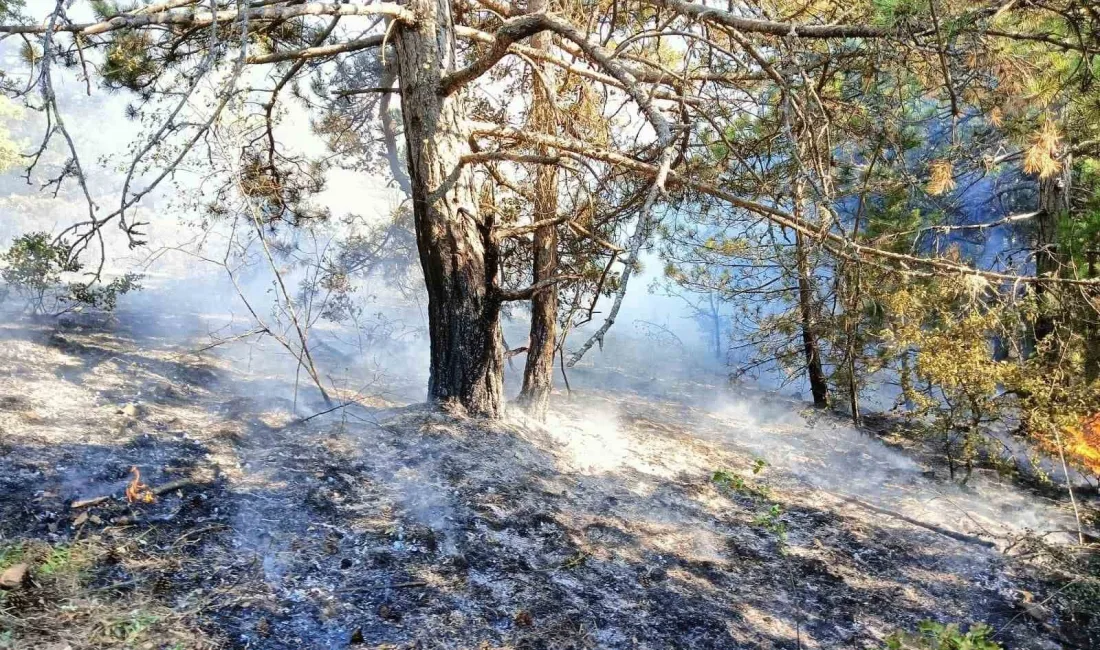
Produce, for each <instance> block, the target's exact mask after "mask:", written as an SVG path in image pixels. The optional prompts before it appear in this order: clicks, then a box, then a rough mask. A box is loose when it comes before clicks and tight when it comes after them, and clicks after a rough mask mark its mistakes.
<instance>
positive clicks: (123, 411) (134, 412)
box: [118, 403, 141, 418]
mask: <svg viewBox="0 0 1100 650" xmlns="http://www.w3.org/2000/svg"><path fill="white" fill-rule="evenodd" d="M118 413H119V414H120V415H125V416H126V417H128V418H136V417H138V416H140V415H141V405H140V404H135V403H130V404H127V405H126V406H123V407H122V408H120V409H119V410H118Z"/></svg>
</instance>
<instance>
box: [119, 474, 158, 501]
mask: <svg viewBox="0 0 1100 650" xmlns="http://www.w3.org/2000/svg"><path fill="white" fill-rule="evenodd" d="M130 471H131V472H133V474H134V478H133V479H131V480H130V484H129V485H127V486H126V502H127V503H156V500H157V495H155V494H153V491H152V490H150V489H149V486H148V485H146V484H144V483H142V482H141V471H140V470H138V468H137V465H134V466H133V467H131V468H130Z"/></svg>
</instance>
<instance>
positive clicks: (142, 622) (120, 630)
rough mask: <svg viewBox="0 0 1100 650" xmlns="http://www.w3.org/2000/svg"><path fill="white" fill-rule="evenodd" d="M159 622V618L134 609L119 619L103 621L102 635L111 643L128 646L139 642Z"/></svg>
mask: <svg viewBox="0 0 1100 650" xmlns="http://www.w3.org/2000/svg"><path fill="white" fill-rule="evenodd" d="M160 620H161V619H160V617H159V616H156V615H154V614H150V613H149V612H146V611H144V610H140V609H135V610H132V611H129V612H127V613H126V614H125V615H124V616H122V617H120V618H117V619H114V620H109V621H104V622H103V634H104V636H106V637H107V638H108V639H111V640H113V641H121V642H123V643H127V644H130V643H134V642H135V641H138V640H140V639H141V638H142V636H143V635H145V633H146V632H148V631H149V630H150V629H151V628H152V627H153V626H154V625H156V624H157V623H159V622H160Z"/></svg>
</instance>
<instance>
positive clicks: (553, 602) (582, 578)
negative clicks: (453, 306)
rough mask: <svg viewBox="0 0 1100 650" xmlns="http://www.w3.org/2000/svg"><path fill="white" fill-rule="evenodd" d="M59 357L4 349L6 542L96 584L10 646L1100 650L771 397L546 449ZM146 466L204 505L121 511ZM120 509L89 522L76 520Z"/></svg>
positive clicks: (141, 366) (81, 335)
mask: <svg viewBox="0 0 1100 650" xmlns="http://www.w3.org/2000/svg"><path fill="white" fill-rule="evenodd" d="M120 320H121V319H120ZM52 334H53V331H52V330H51V329H49V328H48V327H46V326H41V327H39V328H37V329H35V328H26V327H24V328H18V329H17V328H8V329H6V330H5V345H4V346H2V349H0V364H3V370H4V372H3V373H2V375H0V399H3V398H4V397H5V396H7V397H21V396H26V399H23V400H19V399H16V400H8V401H0V404H4V405H6V406H5V407H4V408H2V409H0V423H2V424H3V426H4V430H5V438H4V441H3V444H4V446H3V452H2V453H0V470H2V471H0V477H2V478H0V480H2V481H3V487H4V490H3V493H2V494H3V496H2V497H0V521H2V522H3V524H2V528H0V532H2V533H3V535H4V542H3V544H4V545H5V546H4V548H13V547H15V546H19V548H27V549H31V546H27V545H28V544H32V545H33V544H40V545H48V547H49V548H50V549H54V550H56V549H71V550H77V549H78V551H77V552H78V553H81V554H83V555H82V557H84V558H85V559H84V560H82V562H86V565H82V566H84V568H83V569H81V572H80V574H79V575H81V576H84V577H81V578H79V579H78V580H77V582H75V583H72V584H71V585H70V587H71V589H73V590H74V591H65V592H61V591H58V590H57V586H56V583H54V582H48V581H44V582H41V584H42V585H47V584H49V585H52V586H50V587H49V589H51V590H52V591H42V589H45V587H41V588H40V587H37V586H35V587H32V592H29V595H30V596H33V598H37V599H39V600H38V601H34V602H37V603H38V604H35V605H34V606H33V607H31V606H30V605H26V604H20V605H18V606H10V607H9V606H6V605H5V606H4V607H0V624H2V625H4V627H5V629H10V630H12V632H13V637H12V638H13V639H16V640H17V642H18V643H17V647H49V644H56V643H62V642H63V643H67V644H69V645H70V646H71V647H73V648H83V647H88V648H90V647H104V642H103V638H106V637H103V636H102V635H100V636H94V635H80V634H74V633H73V631H72V630H71V629H69V628H66V627H64V626H68V625H73V624H75V620H76V619H72V618H65V617H62V616H58V617H56V618H57V620H58V621H59V623H58V625H57V626H53V627H51V626H50V625H42V624H41V621H43V620H46V619H48V618H49V616H50V613H51V612H60V611H62V610H61V608H62V606H68V605H67V603H71V602H84V600H81V599H86V600H88V601H89V602H90V601H91V600H94V601H95V602H96V603H98V605H97V606H96V608H87V609H82V610H80V611H81V612H82V613H81V616H82V617H84V618H81V619H79V620H80V621H81V622H82V624H84V625H86V626H87V629H116V628H114V627H110V626H112V625H115V624H116V622H117V621H116V619H117V618H118V616H117V613H118V611H120V609H121V608H125V609H124V610H122V611H125V612H127V616H128V618H126V620H127V621H131V620H138V621H150V620H152V619H153V618H156V620H157V621H158V622H157V623H156V624H144V627H143V626H142V625H137V626H133V627H130V628H126V629H129V630H131V632H132V634H133V635H134V637H133V640H131V641H128V642H119V643H131V645H135V646H136V645H139V644H140V643H143V642H145V641H146V640H149V641H152V640H154V639H160V638H163V639H169V638H170V639H173V642H177V641H178V643H179V644H180V645H179V646H178V647H181V648H205V647H219V648H264V649H281V648H288V649H289V648H344V647H375V648H381V647H392V648H413V647H425V646H431V647H447V648H472V647H497V648H508V647H511V648H581V647H592V648H596V647H599V648H624V649H625V648H652V649H656V648H668V647H692V648H729V647H761V648H764V647H769V648H770V647H774V648H797V647H806V648H811V647H818V648H839V647H864V648H877V647H881V645H882V642H883V639H884V638H885V637H886V635H888V634H889V633H890V632H892V631H894V630H896V629H900V628H904V629H911V628H913V627H914V626H915V625H916V624H917V623H918V622H919V621H921V620H925V619H940V620H957V621H964V622H965V621H984V622H987V623H989V624H991V625H993V626H994V628H995V629H996V630H997V631H998V635H999V636H998V640H999V641H1002V642H1003V643H1005V644H1006V645H1007V646H1008V647H1013V648H1054V647H1058V646H1059V644H1063V645H1064V644H1066V643H1068V642H1070V641H1074V640H1076V642H1077V643H1078V645H1080V644H1081V643H1082V639H1083V640H1084V641H1083V642H1084V643H1085V644H1087V643H1088V642H1089V639H1090V638H1093V637H1088V636H1087V634H1088V633H1094V632H1089V631H1088V630H1086V631H1085V632H1081V631H1080V630H1077V629H1071V628H1069V627H1067V626H1065V625H1064V621H1062V620H1060V619H1059V618H1058V617H1057V616H1056V614H1055V612H1054V611H1053V610H1051V611H1050V612H1049V616H1047V617H1046V618H1043V619H1042V620H1039V619H1038V618H1036V617H1034V616H1030V615H1027V614H1026V610H1025V609H1022V607H1023V605H1022V603H1024V602H1025V600H1026V599H1027V598H1032V599H1033V600H1040V601H1041V600H1042V599H1043V598H1045V597H1046V596H1047V595H1048V590H1049V588H1048V587H1047V586H1046V585H1045V583H1044V582H1043V581H1042V580H1041V579H1040V578H1041V575H1040V574H1038V573H1035V571H1037V568H1035V567H1032V566H1031V565H1027V564H1022V563H1019V562H1016V561H1014V560H1013V559H1012V558H1009V557H1005V556H1004V555H1003V554H1001V553H1000V552H999V551H998V550H997V549H992V548H989V547H988V546H986V545H983V544H978V543H973V540H971V541H968V540H967V538H966V537H963V536H957V537H951V536H948V535H944V534H942V531H939V532H938V531H937V527H939V528H941V529H942V530H954V531H957V532H959V533H963V534H966V535H971V534H973V535H982V534H984V533H982V532H981V531H975V530H973V529H971V528H967V527H966V525H965V522H963V521H961V520H959V519H957V518H955V517H951V516H948V515H946V514H945V512H949V511H948V510H947V509H946V508H943V507H942V506H940V505H937V502H936V501H934V500H933V501H929V500H928V499H929V498H930V497H931V495H932V494H935V493H936V492H935V490H945V489H946V488H945V482H944V481H939V480H935V479H932V478H929V477H927V476H925V475H924V472H926V471H927V468H926V467H924V466H923V465H922V464H920V463H919V462H917V461H914V460H912V459H911V458H909V457H907V456H906V455H904V454H902V453H900V452H898V451H896V450H893V449H889V448H887V447H885V446H876V445H877V444H878V443H874V441H872V440H867V439H865V438H863V437H861V436H862V434H859V433H858V432H850V431H848V430H846V429H845V428H843V427H840V426H834V423H830V422H828V421H816V422H808V421H807V420H806V419H804V418H802V417H801V416H798V415H797V413H796V414H795V415H790V411H789V409H788V408H787V406H788V405H787V404H778V403H775V401H774V400H773V406H770V407H765V406H761V405H759V404H755V403H753V402H751V401H749V400H747V399H745V400H740V399H739V400H732V399H727V400H725V401H723V402H722V403H719V404H713V403H711V404H700V403H698V402H697V401H696V402H691V401H685V400H677V399H667V398H666V399H654V398H653V397H651V396H646V395H643V394H639V393H637V392H635V393H630V392H615V393H605V392H599V391H594V390H587V391H585V392H584V393H583V394H575V395H573V396H566V395H557V396H556V397H555V401H554V403H553V408H552V413H551V420H550V422H549V423H548V424H547V425H545V426H543V425H538V424H535V423H531V422H528V421H525V420H524V419H523V418H522V417H521V416H519V415H517V416H516V417H514V418H512V419H510V420H508V421H505V422H501V423H496V424H492V425H487V424H485V423H482V422H478V421H474V420H463V419H456V418H454V417H451V416H449V415H446V414H444V413H440V412H436V411H434V410H432V409H430V408H426V407H423V406H418V405H413V406H403V405H400V404H395V403H393V401H392V400H390V401H387V400H384V399H380V398H379V399H378V400H377V401H369V400H364V403H365V404H367V405H366V406H362V405H357V406H349V407H347V408H341V409H336V410H333V411H331V412H330V413H328V414H326V415H323V416H319V417H316V418H313V419H311V420H308V421H303V417H302V416H303V415H307V414H312V413H315V412H317V410H323V409H322V407H321V405H320V404H315V403H312V402H310V401H309V399H308V397H307V396H303V395H300V396H299V399H298V400H295V399H293V396H294V390H293V389H294V386H293V374H292V373H290V374H280V373H277V372H275V368H274V367H272V366H267V365H264V364H263V363H260V362H256V363H253V364H252V366H251V367H250V366H249V365H248V364H246V363H241V359H244V358H245V356H242V354H243V353H244V352H245V351H246V349H245V348H231V347H219V348H217V349H215V350H212V351H210V352H209V353H206V354H204V355H198V356H196V355H190V354H185V355H181V354H179V353H178V352H179V350H180V349H181V348H183V349H186V347H187V346H184V345H182V344H181V342H180V341H175V340H171V339H169V338H166V337H155V338H144V337H142V336H140V335H138V334H134V333H132V332H131V333H129V334H128V333H126V330H122V331H116V330H112V329H111V328H110V327H106V328H104V327H99V328H92V327H88V328H85V329H81V330H75V329H71V330H69V331H67V332H65V333H64V340H65V341H66V343H65V345H64V346H63V348H62V347H59V346H58V343H57V339H55V338H53V336H52ZM241 345H243V343H242V344H241ZM157 387H159V388H160V390H159V391H158V390H154V388H157ZM185 388H186V389H185ZM168 389H171V390H168ZM686 392H689V393H690V392H691V391H686ZM712 394H713V391H712ZM43 395H64V396H66V400H64V401H63V402H62V401H59V400H54V399H49V400H46V399H44V398H40V396H43ZM127 404H137V405H139V406H140V408H139V409H135V410H134V412H133V413H130V414H127V413H126V412H121V413H120V412H119V411H120V410H123V407H124V406H125V405H127ZM32 413H33V414H36V415H35V416H34V417H30V416H28V414H32ZM871 443H874V444H871ZM131 466H136V467H139V468H140V470H141V477H142V479H141V480H142V481H143V482H145V483H146V484H147V485H149V486H151V489H154V490H155V489H156V488H157V486H163V485H166V484H168V485H170V484H171V483H172V482H173V481H194V482H195V483H193V484H189V487H187V488H184V489H181V490H175V491H170V492H166V493H165V494H164V495H163V497H161V498H158V499H157V500H156V502H150V503H144V502H140V501H139V502H134V503H127V502H126V501H125V499H122V498H119V497H120V496H121V495H122V492H123V490H124V489H125V487H126V485H127V484H128V482H129V481H130V480H131V478H132V475H131V474H130V467H131ZM997 487H998V488H999V489H1001V490H1003V491H1004V492H1005V497H1006V498H1007V497H1008V496H1012V495H1013V494H1015V496H1013V498H1014V499H1017V500H1014V501H1013V500H1009V501H1005V502H1003V503H994V502H993V501H989V499H990V498H991V497H990V495H991V494H994V493H993V492H988V491H984V488H983V489H982V490H978V489H975V490H974V491H973V493H969V492H950V493H949V496H950V498H951V499H952V500H953V501H955V502H956V503H957V504H959V505H960V506H961V507H963V508H965V509H967V511H968V512H970V513H971V514H972V515H973V516H975V518H977V519H978V520H979V521H984V519H983V518H994V517H999V518H1000V519H1001V520H1003V521H1011V522H1015V523H1014V524H1013V525H1014V526H1018V527H1019V526H1026V525H1027V521H1026V520H1015V519H1012V517H1009V516H1007V515H1006V514H1005V513H1006V512H1009V511H1011V514H1014V515H1023V514H1027V512H1026V511H1025V510H1024V509H1023V508H1022V506H1021V504H1025V503H1028V498H1027V497H1026V496H1024V495H1022V494H1019V493H1013V492H1012V488H1011V487H1010V486H1007V485H1005V486H997ZM103 494H111V495H115V498H113V499H112V500H111V502H110V504H109V505H102V504H94V505H90V506H87V507H84V508H81V509H79V510H78V511H77V512H82V513H86V514H87V516H86V517H85V518H84V519H83V520H81V521H80V522H79V524H77V523H76V517H78V516H80V515H78V514H75V513H74V511H73V510H72V509H71V507H70V506H71V502H72V501H73V500H74V499H87V498H89V497H93V496H96V495H103ZM846 496H852V497H856V498H858V499H859V500H861V501H865V502H867V503H870V504H873V505H875V506H876V507H882V508H885V509H888V510H891V511H896V512H898V513H901V514H904V515H905V516H906V517H908V518H909V519H908V520H907V519H904V518H897V517H889V516H883V515H882V514H881V513H878V512H876V511H874V510H873V509H869V508H866V507H862V506H860V505H858V504H853V503H852V502H850V501H846V500H845V497H846ZM983 504H985V507H986V508H988V509H987V510H982V509H981V508H979V506H981V505H983ZM1006 504H1007V505H1006ZM1033 505H1034V506H1035V509H1034V511H1033V512H1034V515H1035V516H1036V517H1038V516H1040V515H1041V514H1042V513H1044V512H1045V511H1043V510H1041V509H1040V508H1039V506H1038V505H1037V504H1033ZM1014 509H1015V510H1014ZM1017 511H1018V512H1017ZM933 515H936V516H933ZM1029 516H1030V515H1029ZM914 522H917V523H920V524H924V525H916V523H914ZM83 545H88V546H87V547H85V546H83ZM34 548H40V547H37V546H36V547H34ZM111 549H115V550H111ZM119 549H120V550H119ZM29 552H30V555H31V556H32V561H31V563H30V566H31V568H30V572H31V575H32V576H34V575H39V574H41V573H42V571H43V566H45V565H44V564H43V561H44V560H42V559H41V558H42V557H45V556H43V555H42V553H43V552H42V551H39V550H33V549H32V551H29ZM52 552H53V551H49V552H48V553H47V554H46V555H47V556H48V555H49V553H52ZM70 587H67V589H68V588H70ZM34 590H37V591H34ZM1023 594H1028V596H1026V597H1025V596H1024V595H1023ZM1031 594H1034V596H1031ZM129 612H137V614H134V615H133V616H130V614H129ZM112 616H114V618H111V617H112ZM113 621H116V622H113ZM96 626H98V627H96ZM105 626H106V627H105ZM117 629H121V628H117ZM151 635H152V636H151ZM156 635H159V636H156ZM1075 635H1076V636H1075ZM19 644H22V646H20V645H19ZM97 644H98V645H97ZM108 647H109V645H108Z"/></svg>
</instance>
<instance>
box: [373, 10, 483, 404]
mask: <svg viewBox="0 0 1100 650" xmlns="http://www.w3.org/2000/svg"><path fill="white" fill-rule="evenodd" d="M405 7H406V8H407V9H408V10H410V11H412V12H413V13H414V14H415V15H416V23H415V25H412V26H410V25H407V24H401V23H398V24H397V25H396V29H395V33H394V50H395V53H396V62H397V65H398V72H399V75H400V79H401V106H402V111H401V113H402V118H403V121H404V125H405V142H406V146H407V151H408V166H409V180H410V185H411V194H412V201H413V215H414V219H415V224H416V242H417V248H418V250H419V253H420V264H421V266H422V267H423V269H424V282H425V285H426V287H427V292H428V328H429V336H430V338H431V364H430V373H431V374H430V378H429V381H428V399H429V401H432V402H435V403H439V404H442V405H444V406H445V407H448V408H454V407H460V410H462V411H465V412H466V413H468V414H470V415H478V416H485V417H490V418H495V417H500V416H501V415H502V414H503V410H504V382H503V370H504V349H503V345H502V341H501V336H500V306H501V302H500V297H499V295H498V294H499V290H498V288H497V276H498V272H499V259H498V251H497V247H496V245H495V244H494V243H493V240H492V238H491V237H490V233H491V230H492V226H493V224H492V221H491V217H490V216H486V217H482V215H481V214H480V210H479V209H478V196H477V191H476V188H475V185H474V175H473V173H472V171H471V170H470V168H469V167H468V166H465V165H462V164H461V158H462V155H463V154H465V153H468V152H469V145H468V135H469V134H468V133H467V132H466V128H465V126H464V124H465V119H466V114H465V107H464V101H465V99H464V97H465V93H464V92H463V91H461V90H459V91H458V92H455V93H452V94H450V95H447V96H444V95H443V94H442V93H441V92H440V80H441V79H442V77H443V75H444V74H447V73H449V72H452V71H453V70H454V67H455V42H454V25H453V23H452V22H451V6H450V0H409V2H408V3H406V5H405Z"/></svg>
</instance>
